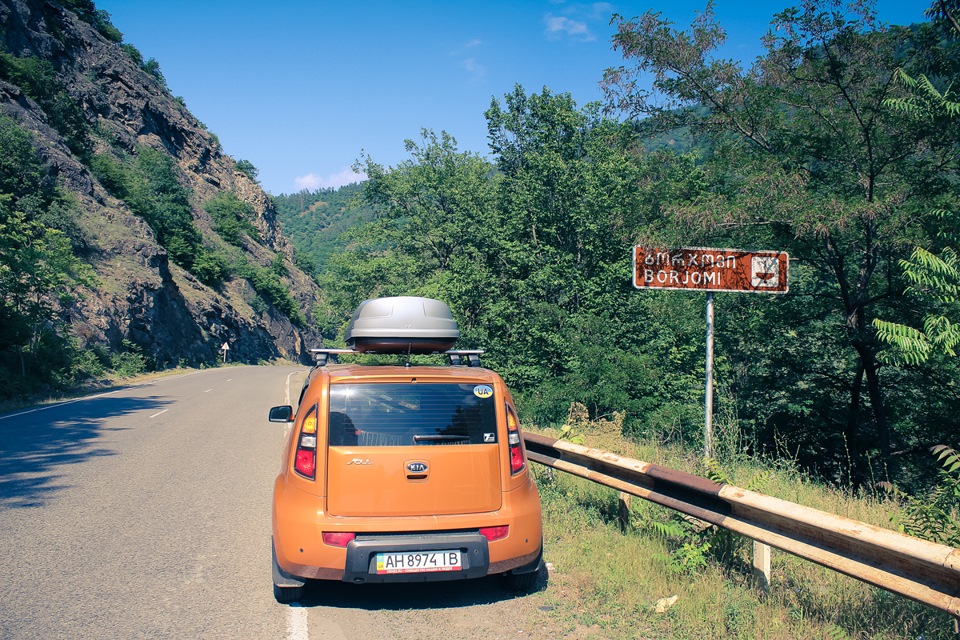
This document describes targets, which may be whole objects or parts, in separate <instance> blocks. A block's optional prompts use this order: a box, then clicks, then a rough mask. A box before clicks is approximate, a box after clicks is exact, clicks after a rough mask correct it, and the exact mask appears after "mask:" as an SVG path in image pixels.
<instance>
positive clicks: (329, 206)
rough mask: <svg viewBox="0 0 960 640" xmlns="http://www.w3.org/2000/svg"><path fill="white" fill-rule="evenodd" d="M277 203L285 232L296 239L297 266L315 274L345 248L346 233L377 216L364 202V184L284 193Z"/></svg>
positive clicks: (275, 202) (278, 213)
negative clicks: (332, 256)
mask: <svg viewBox="0 0 960 640" xmlns="http://www.w3.org/2000/svg"><path fill="white" fill-rule="evenodd" d="M273 201H274V204H275V205H276V207H277V218H278V219H279V220H280V224H281V226H282V227H283V231H284V233H285V234H286V235H287V236H289V237H290V238H296V248H297V254H296V260H297V264H298V265H299V266H300V267H301V268H302V269H304V270H305V271H307V272H308V273H311V274H314V275H316V273H318V271H320V270H322V269H324V268H325V267H326V265H327V261H328V260H329V258H330V256H331V255H333V254H334V253H337V252H339V251H341V250H342V249H343V242H342V238H341V236H342V234H343V232H344V231H346V230H347V229H349V228H350V227H353V226H356V225H357V224H360V223H362V222H368V221H370V220H372V219H373V218H374V215H375V214H374V210H373V209H372V208H371V207H370V206H369V205H368V204H367V203H366V202H365V201H364V199H363V187H362V186H361V185H360V184H348V185H346V186H344V187H340V188H339V189H333V188H321V189H317V190H316V191H310V190H308V189H303V190H302V191H299V192H297V193H294V194H291V195H287V194H280V195H278V196H275V197H274V199H273Z"/></svg>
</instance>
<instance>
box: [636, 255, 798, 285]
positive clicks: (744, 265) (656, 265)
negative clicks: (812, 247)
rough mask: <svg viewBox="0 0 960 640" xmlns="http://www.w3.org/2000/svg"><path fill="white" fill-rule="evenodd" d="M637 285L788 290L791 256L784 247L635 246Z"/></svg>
mask: <svg viewBox="0 0 960 640" xmlns="http://www.w3.org/2000/svg"><path fill="white" fill-rule="evenodd" d="M633 256H634V260H633V286H634V287H636V288H637V289H686V290H694V291H752V292H757V293H786V292H787V290H788V288H789V286H788V283H787V273H788V271H789V268H790V256H788V255H787V254H786V252H783V251H744V250H742V249H708V248H705V247H686V248H682V249H651V248H645V247H634V251H633Z"/></svg>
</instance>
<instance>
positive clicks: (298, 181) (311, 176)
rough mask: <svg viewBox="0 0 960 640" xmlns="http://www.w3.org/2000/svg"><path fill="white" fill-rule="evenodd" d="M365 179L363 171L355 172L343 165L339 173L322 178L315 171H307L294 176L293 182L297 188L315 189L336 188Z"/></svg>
mask: <svg viewBox="0 0 960 640" xmlns="http://www.w3.org/2000/svg"><path fill="white" fill-rule="evenodd" d="M366 179H367V175H366V174H364V173H357V172H356V171H354V170H353V169H351V168H350V167H344V168H343V169H342V170H341V171H340V172H339V173H334V174H332V175H330V176H327V177H326V178H324V177H323V176H318V175H317V174H315V173H308V174H307V175H304V176H298V177H296V178H294V180H293V184H294V186H295V187H296V188H297V190H298V191H299V190H301V189H307V190H309V191H315V190H317V189H321V188H322V189H336V188H338V187H342V186H344V185H347V184H353V183H354V182H363V181H364V180H366Z"/></svg>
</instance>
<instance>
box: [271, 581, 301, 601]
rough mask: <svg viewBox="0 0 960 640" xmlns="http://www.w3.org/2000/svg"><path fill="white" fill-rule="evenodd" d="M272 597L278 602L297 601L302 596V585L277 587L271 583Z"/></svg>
mask: <svg viewBox="0 0 960 640" xmlns="http://www.w3.org/2000/svg"><path fill="white" fill-rule="evenodd" d="M273 597H274V598H276V599H277V602H279V603H280V604H290V603H292V602H298V601H299V600H300V598H302V597H303V587H278V586H277V585H273Z"/></svg>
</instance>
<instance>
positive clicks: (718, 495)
mask: <svg viewBox="0 0 960 640" xmlns="http://www.w3.org/2000/svg"><path fill="white" fill-rule="evenodd" d="M523 438H524V442H525V444H526V447H527V456H528V457H529V458H530V460H532V461H534V462H537V463H539V464H542V465H546V466H548V467H553V468H554V469H559V470H560V471H565V472H567V473H571V474H574V475H578V476H581V477H583V478H587V479H588V480H592V481H594V482H597V483H600V484H603V485H606V486H608V487H611V488H614V489H617V490H619V491H622V492H625V493H628V494H631V495H635V496H639V497H641V498H644V499H646V500H650V501H652V502H655V503H657V504H661V505H663V506H665V507H669V508H671V509H674V510H676V511H680V512H681V513H685V514H688V515H690V516H693V517H695V518H699V519H700V520H703V521H705V522H709V523H711V524H714V525H717V526H719V527H724V528H725V529H729V530H731V531H735V532H737V533H740V534H742V535H744V536H747V537H748V538H752V539H753V540H756V541H758V542H762V543H764V544H768V545H770V546H772V547H776V548H778V549H782V550H783V551H786V552H788V553H791V554H793V555H795V556H799V557H801V558H805V559H807V560H810V561H812V562H816V563H817V564H820V565H823V566H825V567H827V568H829V569H833V570H834V571H838V572H840V573H844V574H846V575H848V576H851V577H854V578H857V579H858V580H862V581H864V582H867V583H869V584H872V585H875V586H877V587H880V588H882V589H886V590H887V591H891V592H893V593H897V594H900V595H902V596H906V597H908V598H911V599H913V600H916V601H918V602H922V603H924V604H926V605H929V606H931V607H935V608H937V609H941V610H943V611H946V612H947V613H949V614H951V615H953V616H955V617H960V549H953V548H951V547H947V546H944V545H940V544H936V543H933V542H927V541H925V540H920V539H917V538H913V537H911V536H907V535H904V534H901V533H897V532H895V531H890V530H888V529H881V528H879V527H874V526H872V525H869V524H866V523H863V522H858V521H856V520H851V519H850V518H844V517H842V516H837V515H834V514H830V513H827V512H824V511H819V510H817V509H811V508H810V507H804V506H802V505H799V504H795V503H792V502H788V501H786V500H780V499H779V498H773V497H770V496H766V495H763V494H760V493H756V492H754V491H748V490H746V489H740V488H738V487H734V486H731V485H726V484H717V483H715V482H713V481H711V480H707V479H706V478H701V477H699V476H695V475H692V474H689V473H685V472H683V471H677V470H675V469H670V468H668V467H663V466H660V465H656V464H650V463H648V462H641V461H640V460H633V459H630V458H623V457H621V456H618V455H616V454H613V453H609V452H606V451H601V450H599V449H591V448H589V447H583V446H580V445H576V444H573V443H571V442H566V441H563V440H557V439H555V438H549V437H545V436H541V435H537V434H531V433H525V434H524V436H523Z"/></svg>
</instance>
